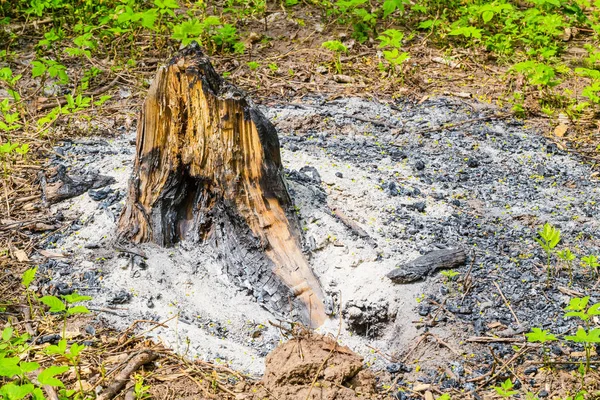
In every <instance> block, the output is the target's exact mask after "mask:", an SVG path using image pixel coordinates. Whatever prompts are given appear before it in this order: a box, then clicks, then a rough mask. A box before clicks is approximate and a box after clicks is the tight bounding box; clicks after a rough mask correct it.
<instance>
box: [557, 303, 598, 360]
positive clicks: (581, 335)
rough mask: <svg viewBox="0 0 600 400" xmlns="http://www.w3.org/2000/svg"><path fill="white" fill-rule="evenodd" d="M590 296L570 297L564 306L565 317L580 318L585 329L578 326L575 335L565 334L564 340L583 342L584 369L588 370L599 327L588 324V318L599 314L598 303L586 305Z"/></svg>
mask: <svg viewBox="0 0 600 400" xmlns="http://www.w3.org/2000/svg"><path fill="white" fill-rule="evenodd" d="M589 301H590V297H589V296H586V297H581V298H578V297H575V298H573V299H571V301H570V302H569V305H568V306H567V307H566V308H565V311H567V312H566V313H565V317H577V318H579V319H581V320H582V321H583V322H584V324H585V327H586V328H585V329H584V328H582V327H579V329H578V330H577V332H576V333H575V335H573V336H565V339H566V340H570V341H572V342H575V343H581V344H583V347H584V350H585V358H586V362H585V369H586V371H589V370H590V359H591V353H592V346H594V345H595V344H597V343H600V328H592V327H591V326H590V320H591V318H592V317H593V316H597V315H600V303H596V304H594V305H592V306H590V307H588V303H589Z"/></svg>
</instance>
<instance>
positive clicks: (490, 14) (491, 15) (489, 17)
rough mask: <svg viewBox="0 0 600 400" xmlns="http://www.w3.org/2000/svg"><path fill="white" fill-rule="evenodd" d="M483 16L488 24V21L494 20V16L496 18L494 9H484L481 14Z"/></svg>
mask: <svg viewBox="0 0 600 400" xmlns="http://www.w3.org/2000/svg"><path fill="white" fill-rule="evenodd" d="M481 18H483V22H485V23H486V24H487V23H488V22H490V21H491V20H492V18H494V12H493V11H484V12H483V13H482V14H481Z"/></svg>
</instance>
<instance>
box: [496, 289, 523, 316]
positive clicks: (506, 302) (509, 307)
mask: <svg viewBox="0 0 600 400" xmlns="http://www.w3.org/2000/svg"><path fill="white" fill-rule="evenodd" d="M492 283H493V284H494V286H496V289H498V293H500V296H502V299H503V300H504V304H506V307H508V309H509V310H510V313H511V314H512V316H513V317H515V321H517V324H519V325H521V323H520V322H519V318H517V314H515V312H514V311H513V309H512V307H511V306H510V303H509V302H508V300H506V297H504V293H502V290H500V286H498V284H497V283H496V282H492Z"/></svg>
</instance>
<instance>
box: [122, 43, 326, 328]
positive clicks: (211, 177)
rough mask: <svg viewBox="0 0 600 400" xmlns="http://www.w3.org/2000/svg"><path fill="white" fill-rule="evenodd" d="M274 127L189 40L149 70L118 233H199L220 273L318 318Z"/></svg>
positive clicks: (321, 316) (317, 293) (170, 237)
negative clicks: (216, 254)
mask: <svg viewBox="0 0 600 400" xmlns="http://www.w3.org/2000/svg"><path fill="white" fill-rule="evenodd" d="M291 207H292V201H291V199H290V197H289V194H288V192H287V188H286V185H285V182H284V179H283V174H282V165H281V156H280V151H279V139H278V137H277V132H276V130H275V128H274V126H273V125H272V124H271V123H270V121H269V120H267V119H266V118H265V116H264V115H263V114H262V113H261V112H260V111H259V110H258V108H257V107H256V106H255V105H254V104H253V103H252V102H251V100H249V99H248V98H247V96H246V95H245V93H244V92H242V91H241V90H240V89H238V88H236V87H235V86H233V85H230V84H228V83H227V82H225V81H224V80H223V79H222V78H221V77H220V76H219V75H218V74H217V73H216V72H215V70H214V69H213V67H212V65H211V64H210V61H209V60H208V58H207V57H206V56H205V55H204V54H202V52H201V51H200V49H199V48H198V47H197V46H190V47H187V48H186V49H184V50H182V51H181V52H180V53H179V54H178V55H177V56H176V57H175V58H174V59H172V60H171V61H170V62H169V64H168V65H167V66H165V67H161V68H159V70H158V72H157V75H156V78H155V79H154V82H153V84H152V86H151V87H150V89H149V93H148V96H147V98H146V101H145V103H144V105H143V108H142V111H141V115H140V119H139V122H138V132H137V149H136V159H135V164H134V169H133V174H132V177H131V181H130V186H129V194H128V200H127V203H126V206H125V208H124V211H123V213H122V215H121V218H120V221H119V228H118V229H119V236H120V237H121V238H123V239H127V240H130V241H133V242H135V243H140V242H147V241H152V242H155V243H158V244H159V245H162V246H170V245H173V244H175V243H177V242H178V241H180V240H188V241H193V242H201V241H209V242H210V243H212V244H213V245H214V246H215V247H216V248H217V249H219V251H220V254H221V255H222V257H223V258H224V260H225V261H226V265H227V268H228V271H227V272H228V274H229V276H230V277H231V278H232V279H234V280H235V281H236V282H237V283H238V284H239V285H241V286H244V287H246V288H247V289H248V290H249V291H251V292H252V293H253V294H254V296H255V297H256V298H257V299H258V300H259V301H261V302H262V303H263V304H265V306H266V307H267V308H269V309H270V310H272V311H276V312H278V313H280V314H284V315H289V311H290V310H289V309H290V308H293V309H294V311H295V312H300V314H302V320H303V322H305V323H310V324H311V325H313V326H317V325H320V324H321V323H322V322H323V321H324V320H325V318H326V315H325V312H324V307H323V294H322V290H321V288H320V285H319V282H318V280H317V279H316V277H315V276H314V274H313V273H312V270H311V269H310V266H309V265H308V263H307V261H306V259H305V257H304V255H303V254H302V251H301V250H300V245H299V240H298V238H299V237H300V236H299V235H300V230H299V229H298V226H299V224H298V221H297V220H296V217H295V215H294V214H293V213H292V212H291Z"/></svg>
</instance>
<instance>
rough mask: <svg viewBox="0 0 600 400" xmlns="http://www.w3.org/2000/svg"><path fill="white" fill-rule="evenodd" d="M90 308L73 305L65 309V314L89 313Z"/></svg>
mask: <svg viewBox="0 0 600 400" xmlns="http://www.w3.org/2000/svg"><path fill="white" fill-rule="evenodd" d="M89 313H90V310H88V308H87V307H86V306H75V307H71V308H69V309H68V310H67V315H75V314H89Z"/></svg>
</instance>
